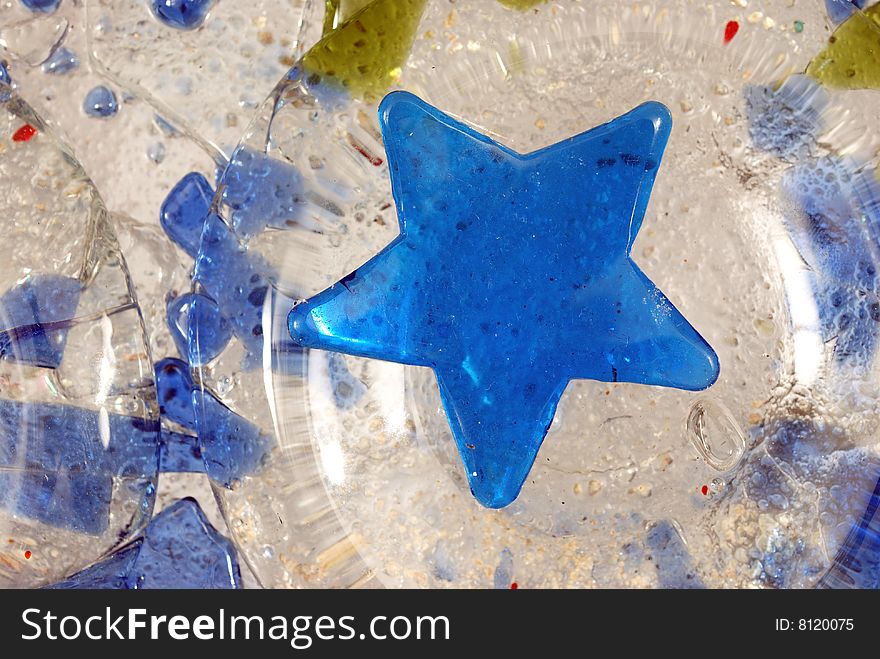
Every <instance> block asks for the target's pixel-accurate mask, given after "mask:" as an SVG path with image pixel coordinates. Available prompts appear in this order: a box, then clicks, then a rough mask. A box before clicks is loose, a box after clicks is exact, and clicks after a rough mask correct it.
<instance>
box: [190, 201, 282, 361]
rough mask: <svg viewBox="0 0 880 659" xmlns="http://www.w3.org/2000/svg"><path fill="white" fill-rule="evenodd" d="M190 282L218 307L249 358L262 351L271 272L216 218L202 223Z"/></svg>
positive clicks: (220, 219) (267, 266)
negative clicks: (199, 250) (197, 286)
mask: <svg viewBox="0 0 880 659" xmlns="http://www.w3.org/2000/svg"><path fill="white" fill-rule="evenodd" d="M201 245H202V247H201V253H200V254H199V256H198V259H197V261H196V266H195V269H194V274H193V279H194V280H195V281H197V282H198V284H199V285H200V286H201V288H202V289H203V290H204V292H205V293H207V294H208V295H209V296H210V297H211V298H212V299H213V300H215V301H216V303H217V305H218V306H219V307H220V310H221V312H222V313H223V315H224V316H225V317H226V318H227V319H228V320H229V321H230V323H231V324H232V331H233V332H234V333H235V336H236V338H238V340H239V341H240V342H241V343H242V344H243V345H244V347H245V350H246V351H247V352H248V353H250V354H251V355H254V356H256V358H257V359H259V358H260V356H261V355H262V351H263V302H264V301H265V299H266V293H267V292H268V290H269V286H270V283H269V277H271V276H273V273H274V270H273V269H272V268H271V267H270V266H269V264H268V263H266V261H265V260H264V259H263V258H262V257H261V256H260V255H259V254H256V253H253V252H249V251H248V250H247V248H246V247H245V246H243V245H242V244H241V243H240V242H239V240H238V238H237V237H236V235H235V233H234V232H233V231H232V230H231V229H230V228H229V227H228V226H227V225H226V223H225V222H224V221H223V219H222V218H220V216H219V215H210V216H208V218H207V220H206V221H205V226H204V234H203V237H202V244H201Z"/></svg>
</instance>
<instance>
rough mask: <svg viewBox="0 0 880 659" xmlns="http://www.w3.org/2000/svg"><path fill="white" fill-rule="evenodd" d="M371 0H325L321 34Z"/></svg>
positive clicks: (333, 27)
mask: <svg viewBox="0 0 880 659" xmlns="http://www.w3.org/2000/svg"><path fill="white" fill-rule="evenodd" d="M372 1H373V0H326V1H325V2H324V27H323V29H322V31H321V36H322V37H326V36H327V35H328V34H330V33H331V32H332V31H333V30H335V29H336V26H337V25H339V24H340V23H344V22H345V21H347V20H348V19H349V18H351V16H352V14H354V13H355V12H358V11H360V10H361V9H363V8H364V7H366V6H367V5H368V4H370V3H371V2H372Z"/></svg>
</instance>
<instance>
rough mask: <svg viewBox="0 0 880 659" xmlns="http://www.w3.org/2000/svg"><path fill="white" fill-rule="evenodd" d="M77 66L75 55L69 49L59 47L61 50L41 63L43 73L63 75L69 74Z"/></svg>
mask: <svg viewBox="0 0 880 659" xmlns="http://www.w3.org/2000/svg"><path fill="white" fill-rule="evenodd" d="M78 66H79V57H77V56H76V53H74V52H73V51H72V50H70V49H69V48H65V47H64V46H61V48H59V49H57V50H56V51H55V52H54V53H52V55H51V56H50V57H49V59H47V60H46V61H45V62H43V66H42V67H41V68H42V70H43V73H53V74H56V75H63V74H65V73H70V72H71V71H73V70H74V69H76V68H77V67H78Z"/></svg>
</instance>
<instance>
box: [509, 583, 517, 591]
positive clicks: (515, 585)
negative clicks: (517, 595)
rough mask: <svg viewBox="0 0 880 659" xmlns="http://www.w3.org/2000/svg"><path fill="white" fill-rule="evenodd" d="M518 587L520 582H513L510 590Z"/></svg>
mask: <svg viewBox="0 0 880 659" xmlns="http://www.w3.org/2000/svg"><path fill="white" fill-rule="evenodd" d="M517 588H519V584H518V583H516V582H515V581H514V582H513V583H512V584H510V590H516V589H517Z"/></svg>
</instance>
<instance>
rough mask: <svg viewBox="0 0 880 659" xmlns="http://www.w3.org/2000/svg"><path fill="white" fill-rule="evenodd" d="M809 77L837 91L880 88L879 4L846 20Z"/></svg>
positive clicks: (813, 67) (820, 56)
mask: <svg viewBox="0 0 880 659" xmlns="http://www.w3.org/2000/svg"><path fill="white" fill-rule="evenodd" d="M807 75H809V76H812V77H813V78H815V79H816V80H818V81H819V82H821V83H822V84H823V85H827V86H828V87H835V88H838V89H880V4H878V5H873V6H872V7H869V8H868V9H866V10H865V11H864V12H858V11H856V12H854V13H853V14H852V15H851V16H850V17H849V18H848V19H846V21H844V22H843V23H842V24H841V25H840V27H838V28H837V30H835V31H834V34H832V35H831V37H830V38H829V40H828V45H827V46H826V47H825V49H824V50H823V51H822V52H821V53H819V54H818V55H817V56H816V57H814V58H813V61H812V62H810V65H809V66H808V67H807Z"/></svg>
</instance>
